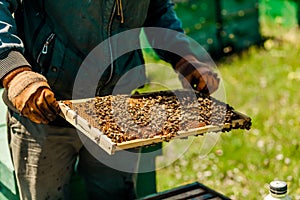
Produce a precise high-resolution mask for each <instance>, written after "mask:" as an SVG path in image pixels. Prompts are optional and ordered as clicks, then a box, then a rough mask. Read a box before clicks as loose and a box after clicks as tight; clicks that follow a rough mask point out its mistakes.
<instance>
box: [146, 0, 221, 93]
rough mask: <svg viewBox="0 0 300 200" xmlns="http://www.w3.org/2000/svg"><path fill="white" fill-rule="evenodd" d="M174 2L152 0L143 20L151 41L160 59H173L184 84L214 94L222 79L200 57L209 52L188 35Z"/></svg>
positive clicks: (170, 60)
mask: <svg viewBox="0 0 300 200" xmlns="http://www.w3.org/2000/svg"><path fill="white" fill-rule="evenodd" d="M173 6H174V4H173V3H172V2H171V1H170V0H151V1H150V6H149V10H148V16H147V19H146V21H145V24H144V26H145V33H146V35H147V38H148V40H149V42H150V45H152V46H153V47H154V50H155V52H156V53H157V54H158V56H159V57H160V58H161V59H163V60H165V61H166V62H169V63H171V65H172V66H173V68H174V69H175V71H176V72H177V73H178V74H179V78H180V80H181V82H182V85H183V87H185V88H193V89H195V90H198V91H200V92H203V93H206V94H211V93H213V92H214V91H216V90H217V89H218V86H219V81H220V80H219V78H218V76H217V74H216V73H215V72H213V69H212V68H211V67H210V66H209V65H207V64H206V63H204V62H205V61H204V60H202V62H201V61H199V59H200V60H201V58H203V55H202V54H203V53H204V54H206V52H203V49H202V48H197V47H195V45H194V46H193V44H195V43H194V41H192V40H190V38H189V37H186V35H185V34H184V31H183V28H182V23H181V21H180V20H179V19H178V17H177V16H176V13H175V11H174V9H173ZM147 27H148V28H147ZM149 27H158V28H161V29H151V28H149ZM196 46H197V45H196ZM157 47H158V48H157ZM204 57H205V56H204Z"/></svg>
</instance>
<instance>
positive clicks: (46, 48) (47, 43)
mask: <svg viewBox="0 0 300 200" xmlns="http://www.w3.org/2000/svg"><path fill="white" fill-rule="evenodd" d="M54 37H55V34H54V33H51V35H49V37H48V38H47V40H46V42H45V43H44V46H43V49H42V52H41V53H42V54H47V53H48V46H49V44H50V43H51V41H52V40H53V39H54Z"/></svg>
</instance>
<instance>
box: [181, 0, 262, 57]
mask: <svg viewBox="0 0 300 200" xmlns="http://www.w3.org/2000/svg"><path fill="white" fill-rule="evenodd" d="M175 3H176V4H175V5H176V6H175V10H176V13H177V15H178V17H179V18H180V19H181V21H182V24H183V28H184V30H185V32H186V33H187V35H188V36H190V37H191V38H193V39H195V40H196V41H197V42H198V43H199V44H200V45H202V46H203V47H204V48H205V49H206V50H207V51H208V52H209V53H210V54H211V55H212V57H214V58H218V57H220V56H222V55H224V54H227V53H231V52H237V51H240V50H243V49H245V48H248V47H249V46H251V45H253V44H259V43H261V42H262V37H261V34H260V25H259V10H258V8H259V7H258V0H218V1H210V0H204V1H198V0H176V1H175ZM249 27H251V31H249Z"/></svg>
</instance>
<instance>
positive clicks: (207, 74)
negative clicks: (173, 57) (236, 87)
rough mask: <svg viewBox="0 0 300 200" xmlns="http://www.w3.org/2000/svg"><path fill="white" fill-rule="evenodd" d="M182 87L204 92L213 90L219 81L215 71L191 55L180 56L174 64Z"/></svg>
mask: <svg viewBox="0 0 300 200" xmlns="http://www.w3.org/2000/svg"><path fill="white" fill-rule="evenodd" d="M175 70H176V71H177V72H178V73H179V79H180V81H181V83H182V85H183V87H184V88H193V89H195V90H197V91H200V92H202V93H204V94H208V95H209V94H212V93H213V92H215V91H216V90H217V89H218V87H219V83H220V79H219V77H218V75H217V73H215V72H213V71H212V69H211V68H210V67H209V66H208V65H207V64H205V63H202V62H200V61H198V60H197V59H196V58H195V57H193V56H187V57H185V58H182V59H181V60H180V61H179V62H178V63H177V64H176V66H175Z"/></svg>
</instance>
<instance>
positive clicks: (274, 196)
mask: <svg viewBox="0 0 300 200" xmlns="http://www.w3.org/2000/svg"><path fill="white" fill-rule="evenodd" d="M269 187H270V193H269V194H268V195H267V196H266V197H265V198H264V200H292V198H291V197H290V196H288V194H287V184H286V182H284V181H272V182H271V183H270V185H269Z"/></svg>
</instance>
